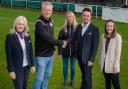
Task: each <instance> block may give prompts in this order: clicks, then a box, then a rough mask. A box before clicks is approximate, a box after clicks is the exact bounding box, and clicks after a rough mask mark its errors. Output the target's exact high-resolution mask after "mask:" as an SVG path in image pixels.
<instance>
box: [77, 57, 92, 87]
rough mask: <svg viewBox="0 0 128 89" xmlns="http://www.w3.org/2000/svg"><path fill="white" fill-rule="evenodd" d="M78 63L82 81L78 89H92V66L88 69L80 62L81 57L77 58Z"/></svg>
mask: <svg viewBox="0 0 128 89" xmlns="http://www.w3.org/2000/svg"><path fill="white" fill-rule="evenodd" d="M78 63H79V67H80V70H81V73H82V81H81V88H80V89H92V78H91V76H92V66H91V67H89V66H87V65H86V64H84V63H83V62H82V59H81V57H79V56H78Z"/></svg>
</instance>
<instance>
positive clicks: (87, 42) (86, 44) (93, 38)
mask: <svg viewBox="0 0 128 89" xmlns="http://www.w3.org/2000/svg"><path fill="white" fill-rule="evenodd" d="M81 34H82V26H81V24H80V25H78V27H77V29H76V32H75V37H74V39H75V40H76V41H77V46H76V48H77V49H76V50H77V54H78V47H79V42H80V38H81V37H82V36H81ZM98 44H99V30H98V28H97V27H96V26H94V25H93V24H91V23H90V25H89V26H88V28H87V30H86V31H85V33H84V35H83V42H82V49H81V50H82V61H83V63H84V64H87V62H88V61H89V60H90V61H92V62H94V60H95V56H96V53H97V50H98Z"/></svg>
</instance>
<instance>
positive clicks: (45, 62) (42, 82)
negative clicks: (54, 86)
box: [33, 57, 53, 89]
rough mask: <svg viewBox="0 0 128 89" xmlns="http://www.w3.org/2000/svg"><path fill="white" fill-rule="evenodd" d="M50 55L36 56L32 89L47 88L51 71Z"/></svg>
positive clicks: (51, 61)
mask: <svg viewBox="0 0 128 89" xmlns="http://www.w3.org/2000/svg"><path fill="white" fill-rule="evenodd" d="M52 59H53V58H52V57H36V74H35V80H34V84H33V89H47V87H48V79H49V77H50V75H51V73H52V63H53V60H52Z"/></svg>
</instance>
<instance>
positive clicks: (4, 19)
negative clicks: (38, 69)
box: [0, 7, 128, 89]
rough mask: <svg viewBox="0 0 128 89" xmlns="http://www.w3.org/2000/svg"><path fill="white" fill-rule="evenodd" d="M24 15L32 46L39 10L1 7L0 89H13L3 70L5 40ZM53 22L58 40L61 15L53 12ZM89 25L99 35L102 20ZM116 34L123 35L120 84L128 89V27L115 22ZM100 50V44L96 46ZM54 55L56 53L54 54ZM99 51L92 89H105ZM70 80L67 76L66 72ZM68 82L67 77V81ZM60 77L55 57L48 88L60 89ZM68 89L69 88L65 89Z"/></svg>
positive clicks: (62, 19) (76, 78) (61, 79)
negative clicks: (17, 18) (96, 27)
mask: <svg viewBox="0 0 128 89" xmlns="http://www.w3.org/2000/svg"><path fill="white" fill-rule="evenodd" d="M19 15H23V16H26V17H27V19H28V23H29V27H30V33H31V36H32V40H33V43H34V33H33V32H34V22H35V21H36V19H37V18H38V17H39V15H40V11H39V10H26V9H22V10H19V9H14V8H13V9H12V8H4V7H0V89H13V84H12V81H11V79H10V77H9V74H8V72H7V69H6V59H5V44H4V42H5V37H6V34H8V32H9V30H10V29H11V28H12V25H13V21H14V19H15V18H16V17H17V16H19ZM52 17H53V19H54V23H55V37H56V38H57V36H58V32H59V30H60V28H61V26H62V25H63V23H64V14H62V13H58V12H55V13H54V14H53V16H52ZM80 18H81V17H80V16H77V20H78V21H79V22H80V21H81V19H80ZM92 22H93V23H94V24H95V25H96V26H98V27H99V28H100V34H101V33H102V32H103V29H104V23H105V22H104V21H103V20H101V19H93V20H92ZM116 25H117V28H118V32H119V33H120V34H121V35H122V39H123V45H122V55H121V72H120V83H121V88H122V89H128V85H127V82H128V58H127V57H128V56H127V55H128V50H127V49H128V36H127V33H128V24H124V23H116ZM99 49H100V45H99ZM56 54H57V53H56ZM98 61H99V51H98V53H97V57H96V61H95V64H94V67H93V74H92V80H93V89H105V88H104V78H103V74H102V73H101V72H100V69H99V64H98ZM69 72H70V70H69ZM69 77H70V73H69ZM33 79H34V74H30V77H29V81H28V89H32V84H33ZM69 80H70V78H69ZM75 80H76V81H75V82H76V86H75V87H74V89H79V88H80V81H81V73H80V69H79V66H78V63H77V66H76V77H75ZM62 84H63V75H62V60H61V57H59V56H57V55H56V57H55V59H54V64H53V73H52V76H51V77H50V80H49V86H48V87H49V88H48V89H63V85H62ZM67 89H71V88H70V87H68V88H67Z"/></svg>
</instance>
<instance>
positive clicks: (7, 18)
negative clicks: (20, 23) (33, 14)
mask: <svg viewBox="0 0 128 89" xmlns="http://www.w3.org/2000/svg"><path fill="white" fill-rule="evenodd" d="M0 19H5V20H13V19H11V18H7V17H1V16H0ZM28 22H29V23H30V24H34V22H30V21H28Z"/></svg>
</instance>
